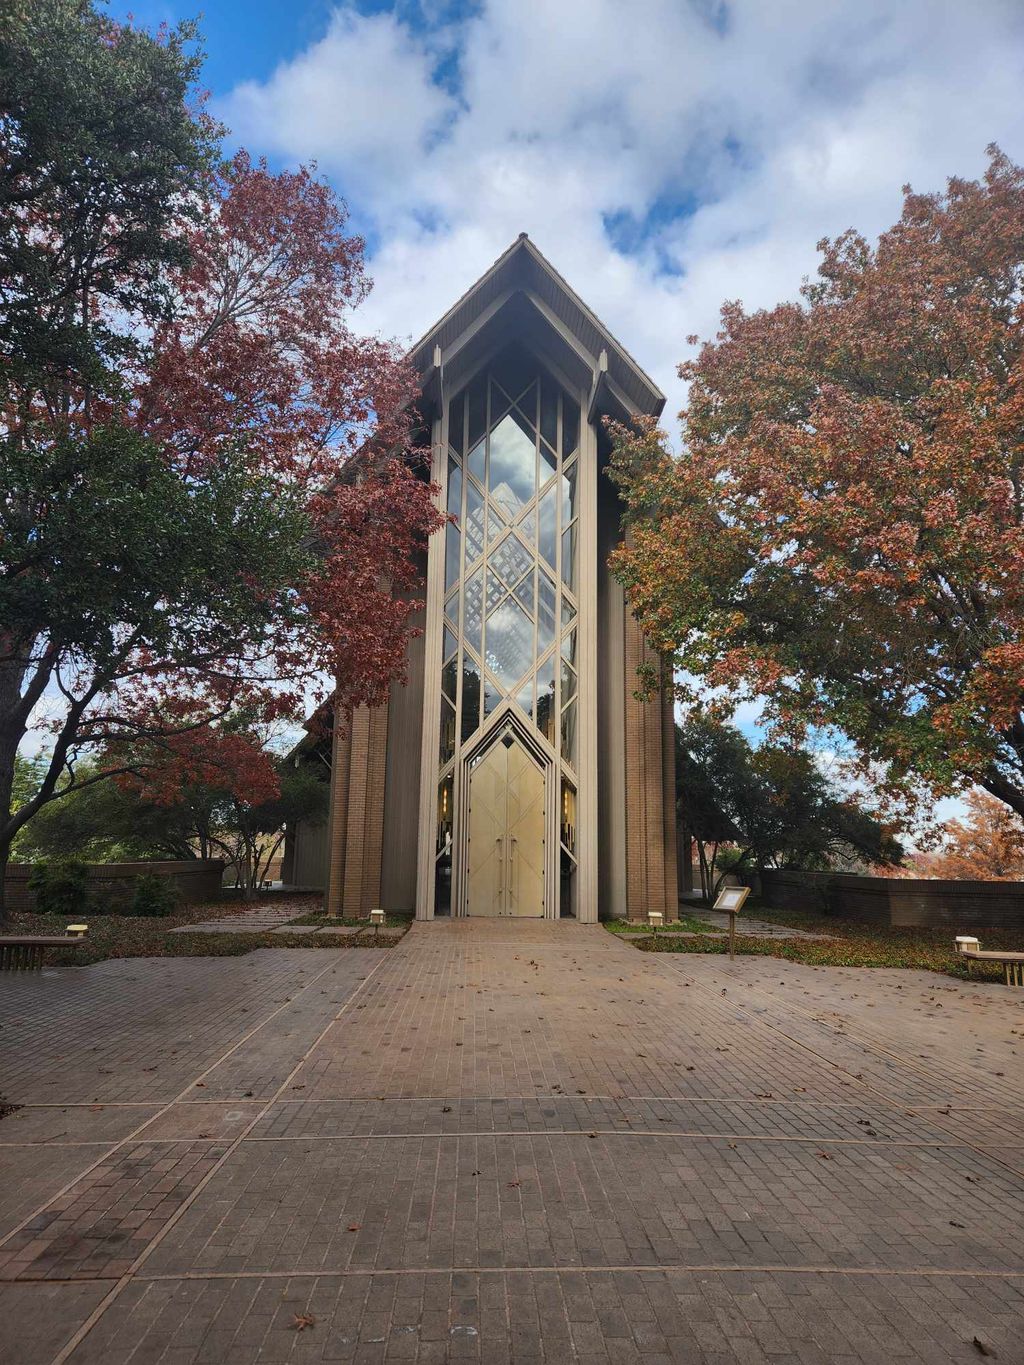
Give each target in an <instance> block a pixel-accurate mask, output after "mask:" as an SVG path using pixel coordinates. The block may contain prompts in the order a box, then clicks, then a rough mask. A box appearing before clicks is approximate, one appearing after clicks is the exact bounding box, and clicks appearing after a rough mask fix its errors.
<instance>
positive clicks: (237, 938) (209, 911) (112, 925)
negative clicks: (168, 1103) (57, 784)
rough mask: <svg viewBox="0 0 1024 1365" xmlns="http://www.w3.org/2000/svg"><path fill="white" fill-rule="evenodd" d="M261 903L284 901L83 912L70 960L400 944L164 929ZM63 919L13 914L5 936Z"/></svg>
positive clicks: (51, 929) (303, 902)
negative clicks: (84, 927)
mask: <svg viewBox="0 0 1024 1365" xmlns="http://www.w3.org/2000/svg"><path fill="white" fill-rule="evenodd" d="M288 899H290V900H293V901H294V905H295V918H296V919H297V920H300V921H301V920H302V919H303V918H306V920H307V922H308V917H309V916H312V915H315V914H316V912H317V911H318V910H319V908H320V905H321V898H320V897H319V896H316V895H312V896H295V897H292V898H288ZM261 904H269V905H274V906H284V905H286V904H288V900H287V899H285V898H284V897H282V896H281V895H276V896H275V895H270V896H266V897H262V896H261V897H259V898H258V899H256V900H254V901H243V900H241V899H239V898H238V897H230V898H227V899H224V900H220V901H207V902H205V903H204V904H202V905H185V906H179V907H178V909H177V910H175V912H174V914H173V915H154V916H145V917H143V916H135V915H97V914H92V913H86V914H85V915H84V916H82V917H81V918H82V920H83V922H84V923H87V924H88V925H89V935H88V938H86V939H85V940H84V941H83V943H82V946H81V947H80V948H79V949H78V951H77V952H76V953H75V955H74V959H73V965H74V966H86V965H87V964H88V963H90V962H103V961H105V960H106V959H107V958H112V957H240V956H241V955H242V954H244V953H251V952H252V951H253V949H255V948H327V949H335V950H344V949H348V948H364V947H376V946H379V947H380V948H382V949H386V948H393V947H394V946H395V944H396V943H397V942H400V940H399V939H381V940H380V942H379V944H377V943H374V942H371V941H370V940H371V937H372V935H370V934H369V933H368V934H366V935H362V934H353V935H335V934H324V935H320V934H272V933H269V932H265V933H253V934H249V933H225V934H210V933H197V934H169V933H168V932H167V931H168V929H175V928H177V927H179V926H183V925H189V924H199V923H201V922H202V921H203V920H208V919H213V918H224V917H226V916H228V915H231V914H243V913H245V912H246V911H248V910H252V909H254V908H255V907H256V906H258V905H261ZM65 922H66V921H65V919H64V918H62V917H61V916H59V915H35V914H13V915H11V916H10V917H9V920H8V924H7V926H5V928H4V930H3V932H4V933H9V934H59V933H62V932H63V929H64V925H65ZM51 960H52V961H53V962H58V961H59V962H61V963H63V964H64V965H69V966H70V965H72V959H71V958H69V957H68V956H67V954H65V953H61V952H60V951H59V950H56V951H55V952H54V953H52V954H48V956H47V963H48V964H49V963H50V961H51Z"/></svg>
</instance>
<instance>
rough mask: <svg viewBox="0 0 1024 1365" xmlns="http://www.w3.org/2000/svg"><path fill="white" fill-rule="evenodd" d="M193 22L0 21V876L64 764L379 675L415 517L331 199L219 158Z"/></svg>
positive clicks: (158, 743) (61, 3)
mask: <svg viewBox="0 0 1024 1365" xmlns="http://www.w3.org/2000/svg"><path fill="white" fill-rule="evenodd" d="M194 39H195V31H194V28H193V27H192V26H189V25H183V26H181V27H180V28H178V29H174V30H164V31H161V32H159V33H157V34H155V35H152V34H149V33H147V32H145V31H144V30H142V29H139V28H136V27H135V26H133V25H132V24H131V23H116V22H114V21H113V20H111V19H110V18H109V17H108V16H107V15H106V14H105V13H104V12H103V11H102V10H101V9H100V8H99V7H98V6H97V5H96V4H94V3H93V0H36V3H34V4H32V5H29V6H16V7H15V9H14V10H13V11H11V12H10V13H9V14H4V15H2V16H0V88H2V91H3V94H2V108H0V114H2V117H0V279H2V280H3V289H2V291H0V894H2V885H3V869H4V866H5V865H6V861H7V857H8V854H9V849H10V845H11V841H12V839H13V838H14V837H15V835H16V834H17V832H18V830H19V829H21V828H22V827H23V826H24V825H25V823H26V822H27V821H28V820H29V819H31V818H32V816H33V815H34V814H35V813H36V812H37V811H38V810H39V809H41V807H42V806H44V805H45V804H46V803H47V802H50V801H53V800H58V799H61V798H62V797H63V796H66V795H67V794H68V793H70V792H73V791H75V790H77V789H80V787H81V786H82V784H83V783H96V782H100V781H105V780H107V779H109V778H110V777H112V776H117V775H119V774H124V773H126V772H127V771H133V772H137V771H138V769H139V765H140V761H141V759H149V758H150V757H151V759H152V762H153V763H154V764H160V763H167V762H168V761H172V769H171V770H173V760H174V758H175V756H176V755H180V753H181V748H182V745H183V744H185V743H189V744H191V746H192V748H196V747H198V748H200V749H201V748H202V740H203V736H204V735H207V734H212V733H213V731H214V729H215V727H217V726H218V725H220V724H221V722H225V721H226V720H227V719H228V718H229V717H231V716H233V715H235V714H237V713H239V712H241V713H244V714H246V715H248V716H251V717H252V718H253V720H254V722H256V723H257V724H269V723H272V722H273V721H274V720H279V719H280V718H282V717H289V716H291V717H295V716H298V715H299V714H300V713H301V712H302V711H303V710H304V709H305V707H306V705H307V704H308V702H309V700H310V697H311V696H312V697H314V698H315V697H316V694H317V691H318V690H319V694H320V696H321V697H322V696H323V695H324V691H325V689H326V688H327V687H328V686H329V687H332V688H333V687H335V686H336V689H337V691H336V695H337V698H338V700H339V702H340V704H341V705H342V706H343V707H344V706H346V705H349V706H353V705H358V704H361V703H367V704H369V703H373V702H376V701H379V700H381V699H382V698H383V697H384V696H385V695H386V691H387V688H388V686H389V684H390V682H391V680H392V678H393V677H395V676H396V675H397V674H400V673H401V671H402V667H403V660H404V657H405V647H406V643H407V639H408V635H409V630H410V617H411V615H412V613H413V612H414V611H415V609H416V605H417V603H416V601H415V596H416V594H415V587H416V584H417V582H418V577H419V571H418V568H417V565H418V562H419V561H420V559H421V557H422V551H423V548H424V546H425V542H426V538H427V537H428V536H429V534H430V533H431V531H432V530H434V529H435V528H436V527H437V526H438V525H439V524H440V522H441V517H440V514H439V513H438V512H437V510H436V508H435V506H434V502H433V490H432V489H431V487H430V485H429V482H428V478H427V474H426V471H425V468H424V464H423V459H422V452H421V451H419V450H418V449H417V440H418V435H417V429H416V417H415V397H416V392H415V376H414V375H413V374H412V372H411V371H410V369H409V368H408V367H407V365H406V364H405V363H404V361H403V360H402V358H401V356H400V355H399V353H398V352H397V351H396V350H395V348H394V347H393V346H391V345H390V344H388V343H386V342H384V341H381V340H379V339H376V338H373V337H367V336H364V335H362V334H360V332H359V331H358V330H357V329H356V326H355V322H354V317H353V314H354V310H355V309H356V308H357V307H358V305H359V304H360V302H361V301H362V300H363V299H364V297H365V295H366V293H367V290H368V288H369V281H368V279H367V276H366V273H365V270H364V263H363V243H362V241H361V240H360V239H359V238H358V237H357V236H355V235H353V233H352V232H351V231H350V230H349V227H348V222H347V213H346V210H345V206H344V204H343V203H341V202H340V201H339V200H338V199H337V198H336V197H335V196H334V194H333V193H332V191H331V190H330V189H329V188H328V187H327V186H326V185H325V184H324V183H323V182H322V181H320V180H319V179H317V178H316V177H315V176H314V175H313V174H312V173H311V172H310V171H308V170H304V169H300V170H297V171H292V172H285V173H281V174H272V173H271V172H270V171H268V169H267V168H266V167H265V166H263V165H260V164H254V163H253V162H252V161H251V160H250V159H249V158H248V157H247V156H246V155H245V154H244V153H239V154H237V155H236V156H234V157H233V158H232V159H231V160H229V161H227V162H224V161H222V160H221V157H220V130H219V129H218V128H217V127H216V126H215V125H213V124H212V123H211V121H210V120H209V119H208V118H207V117H206V116H205V114H204V113H203V110H202V102H201V99H200V98H199V97H198V96H197V94H196V91H195V79H196V76H197V74H198V58H197V57H196V56H195V55H194V52H193V43H194ZM40 722H41V723H42V724H43V725H44V726H46V727H47V728H48V730H49V733H50V744H51V748H50V750H49V754H48V759H47V762H46V763H45V765H43V769H42V771H41V774H40V780H39V784H38V787H37V789H36V790H35V791H34V793H33V794H32V795H31V796H30V797H29V798H28V799H27V800H23V801H21V803H20V804H18V805H15V803H14V802H13V801H12V799H11V795H12V785H13V778H14V770H15V760H16V755H17V752H18V749H19V746H21V744H22V742H23V740H24V738H25V736H26V734H27V733H28V732H29V730H30V729H31V728H33V726H36V725H38V724H39V723H40ZM189 736H192V739H191V740H188V737H189ZM83 760H88V763H87V765H86V764H85V763H83ZM252 761H253V762H254V763H256V762H257V760H256V758H255V757H253V760H252ZM257 766H258V763H257ZM241 771H243V772H245V771H247V769H246V767H245V765H242V768H241ZM242 795H243V796H244V795H245V794H244V793H242ZM0 913H2V901H0Z"/></svg>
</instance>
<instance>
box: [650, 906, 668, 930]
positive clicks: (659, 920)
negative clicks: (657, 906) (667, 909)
mask: <svg viewBox="0 0 1024 1365" xmlns="http://www.w3.org/2000/svg"><path fill="white" fill-rule="evenodd" d="M647 923H648V924H649V925H650V926H651V928H652V929H660V928H661V926H662V925H663V924H664V923H665V916H664V915H663V914H662V912H661V911H660V910H648V912H647Z"/></svg>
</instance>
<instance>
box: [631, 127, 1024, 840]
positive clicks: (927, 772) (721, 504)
mask: <svg viewBox="0 0 1024 1365" xmlns="http://www.w3.org/2000/svg"><path fill="white" fill-rule="evenodd" d="M989 152H990V162H989V166H988V170H987V172H986V174H985V177H984V179H983V181H982V182H980V183H978V182H971V181H965V180H950V181H949V184H948V187H947V190H946V192H945V193H944V194H930V195H923V194H915V193H912V192H911V191H910V190H909V189H907V190H906V191H905V202H904V208H903V214H902V217H901V218H900V221H899V222H898V223H897V224H896V225H895V226H894V227H893V228H892V229H890V230H889V231H888V232H886V233H884V234H883V235H882V237H881V238H880V239H879V242H878V244H877V246H875V247H872V246H870V245H869V244H868V243H867V242H866V241H865V240H864V239H863V238H862V237H860V236H858V235H857V234H856V233H854V232H852V231H851V232H847V233H844V234H843V235H842V236H841V237H839V238H838V239H837V240H836V241H834V242H831V241H825V242H822V243H821V244H820V249H821V251H822V261H821V265H820V268H819V272H818V279H817V280H816V281H815V282H813V283H811V284H808V285H806V286H805V287H804V290H803V301H802V302H801V303H799V304H796V303H794V304H783V305H780V306H779V307H777V308H774V309H771V310H769V311H761V312H755V313H746V312H744V310H743V309H742V307H741V306H740V305H739V304H738V303H730V304H727V305H726V306H725V307H724V308H723V310H722V329H721V331H720V333H719V334H718V336H717V338H716V339H715V340H714V341H713V342H709V343H707V344H706V345H705V346H704V347H703V349H702V350H701V351H700V353H699V356H698V358H697V359H696V360H694V361H693V362H691V363H689V364H686V365H683V366H682V367H681V370H680V373H681V375H682V376H683V377H684V378H686V379H687V380H688V381H689V384H690V391H689V406H688V408H687V410H686V411H685V413H684V414H683V435H684V453H683V455H682V457H681V458H678V459H676V458H673V457H672V456H671V455H670V454H669V453H668V452H667V450H666V448H665V445H664V442H663V440H662V439H661V438H660V437H659V434H658V433H657V431H656V430H654V429H653V428H651V427H649V426H648V427H644V428H641V429H639V430H630V431H624V430H622V431H619V432H618V433H617V452H616V456H615V468H616V471H617V474H618V478H619V480H620V482H621V486H622V489H623V493H624V496H625V498H626V500H627V503H628V506H629V514H630V522H631V529H632V536H631V540H630V543H629V544H628V545H627V546H626V547H624V548H623V549H622V550H620V551H619V552H618V554H617V555H616V557H615V568H616V570H617V572H618V573H619V574H620V576H621V578H622V580H623V582H624V584H625V586H626V589H627V592H628V596H629V600H630V602H631V604H632V606H633V607H634V609H635V610H636V611H637V612H638V614H639V616H640V618H641V619H642V621H643V624H644V626H645V629H646V630H647V632H648V634H649V635H650V637H651V639H652V640H653V642H654V643H655V644H657V645H658V646H660V647H661V648H662V649H665V650H668V651H671V652H674V654H675V657H676V661H677V664H678V665H679V666H680V667H681V669H685V670H686V672H687V673H688V674H689V675H690V678H691V679H692V680H693V682H692V683H691V684H689V686H688V687H681V689H680V690H681V691H682V692H684V693H685V694H686V695H688V696H689V697H690V698H691V699H693V698H694V697H695V696H696V695H700V696H702V697H703V698H704V699H705V700H706V699H707V697H708V696H709V695H710V696H711V697H712V699H713V703H712V704H713V706H714V707H715V709H717V710H719V711H722V710H724V711H728V710H729V709H730V708H731V707H733V706H735V704H737V703H738V701H739V700H740V699H741V698H744V697H746V698H752V697H760V698H763V699H764V704H765V714H766V720H767V723H768V725H769V727H770V729H772V730H773V731H774V732H776V733H780V734H781V733H785V734H788V735H789V736H791V737H792V736H795V737H797V738H799V737H800V736H802V735H804V734H807V733H808V732H809V731H812V730H814V729H815V728H817V729H823V730H826V731H829V730H830V731H832V732H841V733H842V734H844V735H846V736H848V737H849V739H850V740H852V741H853V743H854V745H855V746H856V749H857V753H858V756H859V761H860V764H861V768H862V775H863V776H864V777H865V778H866V780H867V783H868V786H869V789H870V790H872V791H874V792H878V793H881V794H885V795H888V796H889V797H891V798H893V800H894V801H899V802H900V803H901V804H902V807H903V809H904V811H907V810H911V809H913V807H914V804H915V803H917V802H919V801H920V799H921V798H922V797H923V796H926V795H929V794H930V795H932V796H934V795H935V794H939V793H948V792H953V791H958V790H963V789H964V788H966V787H969V786H970V785H973V784H976V785H978V786H980V787H982V788H984V789H985V790H986V791H988V792H989V793H991V794H992V795H993V796H994V797H996V798H997V799H998V800H1000V801H1002V802H1004V803H1005V804H1006V805H1007V806H1009V807H1010V808H1012V809H1013V810H1014V811H1016V812H1017V813H1018V814H1024V441H1022V437H1021V432H1022V431H1024V314H1022V299H1024V171H1022V169H1021V168H1020V167H1018V166H1015V165H1013V164H1011V163H1010V162H1009V161H1008V160H1007V159H1006V157H1005V156H1003V155H1002V154H1001V153H1000V152H999V151H998V149H996V148H990V149H989ZM709 689H710V693H709V691H708V690H709ZM722 698H724V701H723V700H721V699H722Z"/></svg>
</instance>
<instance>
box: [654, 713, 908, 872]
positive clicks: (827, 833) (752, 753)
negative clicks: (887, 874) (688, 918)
mask: <svg viewBox="0 0 1024 1365" xmlns="http://www.w3.org/2000/svg"><path fill="white" fill-rule="evenodd" d="M676 784H677V788H676V789H677V797H678V804H679V809H680V813H681V816H682V820H683V823H684V825H685V826H686V827H687V828H688V829H689V830H690V831H691V833H692V835H693V837H694V839H695V841H696V844H697V851H698V858H699V861H700V874H701V891H702V892H703V894H704V896H705V898H707V899H713V898H714V897H715V896H716V895H717V893H718V890H719V888H720V886H721V882H722V879H723V878H724V876H725V874H726V873H727V872H736V871H741V870H742V869H743V868H745V867H778V868H794V869H801V870H810V869H823V868H836V867H846V868H850V867H854V866H863V865H869V866H870V865H877V866H884V865H889V864H896V863H899V862H900V861H901V859H902V856H903V850H902V848H901V846H900V844H899V843H898V841H897V840H896V839H895V838H894V837H893V836H892V834H891V833H889V832H888V831H887V830H886V828H885V826H883V825H882V824H881V823H880V822H879V821H878V820H876V819H874V818H873V817H872V815H871V814H870V813H869V812H868V811H866V810H865V809H864V808H863V806H862V805H861V804H860V803H859V802H858V801H857V800H855V799H854V798H853V797H852V796H841V795H839V794H838V793H837V792H836V791H835V789H834V787H833V785H832V783H830V781H829V779H828V778H827V777H826V775H825V774H824V773H823V772H822V771H821V769H820V768H819V766H818V765H817V764H816V763H815V761H814V757H813V755H812V754H809V753H808V752H807V751H806V750H804V749H798V748H795V747H794V746H792V745H777V744H763V745H761V746H759V747H758V748H753V747H752V746H751V745H750V744H749V743H748V742H747V740H746V739H745V738H744V736H743V735H741V734H740V732H739V731H738V730H736V729H735V728H734V727H732V726H730V725H724V724H722V723H721V722H719V721H716V720H714V719H712V718H710V717H708V716H706V715H703V714H701V713H699V712H693V713H691V714H690V715H689V717H688V718H687V720H686V721H685V722H684V723H683V724H681V725H677V727H676Z"/></svg>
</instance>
